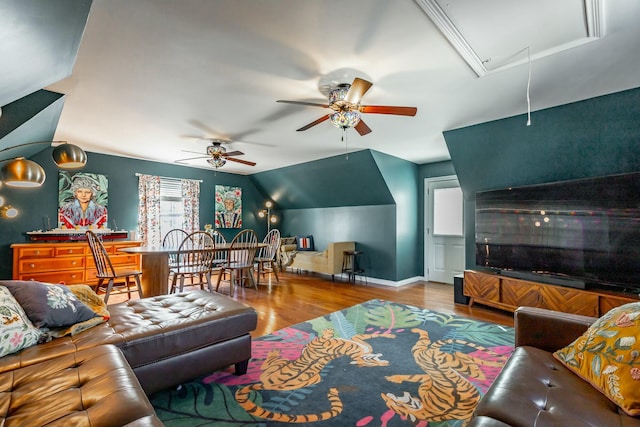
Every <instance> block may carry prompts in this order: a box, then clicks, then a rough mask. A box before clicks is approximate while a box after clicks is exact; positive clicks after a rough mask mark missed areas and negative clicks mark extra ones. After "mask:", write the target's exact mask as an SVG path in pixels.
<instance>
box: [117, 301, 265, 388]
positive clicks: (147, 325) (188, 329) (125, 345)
mask: <svg viewBox="0 0 640 427" xmlns="http://www.w3.org/2000/svg"><path fill="white" fill-rule="evenodd" d="M109 312H110V313H111V319H110V320H109V326H110V327H111V328H112V329H113V332H114V334H115V335H116V336H120V337H122V341H121V342H120V343H119V344H117V345H118V347H119V348H120V350H122V352H123V353H124V355H125V357H126V359H127V361H128V362H129V364H130V365H131V367H132V368H133V371H134V372H135V373H136V376H137V377H138V380H139V381H140V383H141V384H142V387H143V388H144V390H145V391H146V392H147V394H151V393H153V392H155V391H159V390H161V389H164V388H167V387H171V386H174V385H178V384H181V383H183V382H185V381H189V380H192V379H194V378H197V377H198V376H201V375H205V374H209V373H211V372H213V371H215V370H217V369H220V368H224V367H227V366H229V365H235V370H236V374H238V375H240V374H244V373H245V372H246V370H247V364H248V362H249V359H250V358H251V336H250V335H249V333H250V332H251V331H252V330H254V329H255V328H256V324H257V319H258V316H257V314H256V312H255V310H254V309H253V308H251V307H249V306H248V305H246V304H243V303H241V302H238V301H235V300H233V299H231V298H229V297H227V296H226V295H222V294H218V293H212V292H207V291H200V290H198V291H190V292H184V293H180V294H171V295H160V296H156V297H151V298H144V299H140V300H130V301H126V302H123V303H120V304H116V305H112V306H109Z"/></svg>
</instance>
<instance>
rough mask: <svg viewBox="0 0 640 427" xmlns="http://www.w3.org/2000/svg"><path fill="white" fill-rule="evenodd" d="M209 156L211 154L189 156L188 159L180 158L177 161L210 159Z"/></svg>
mask: <svg viewBox="0 0 640 427" xmlns="http://www.w3.org/2000/svg"><path fill="white" fill-rule="evenodd" d="M209 157H211V156H198V157H187V158H186V159H179V160H176V161H175V162H176V163H179V162H186V161H187V160H196V159H208V158H209Z"/></svg>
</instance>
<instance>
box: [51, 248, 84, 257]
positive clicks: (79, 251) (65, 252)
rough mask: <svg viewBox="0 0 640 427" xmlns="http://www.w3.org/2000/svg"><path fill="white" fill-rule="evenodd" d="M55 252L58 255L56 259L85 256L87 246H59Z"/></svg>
mask: <svg viewBox="0 0 640 427" xmlns="http://www.w3.org/2000/svg"><path fill="white" fill-rule="evenodd" d="M55 250H56V253H55V256H56V257H64V256H85V254H86V250H87V247H86V245H83V246H71V245H65V246H57V247H56V248H55Z"/></svg>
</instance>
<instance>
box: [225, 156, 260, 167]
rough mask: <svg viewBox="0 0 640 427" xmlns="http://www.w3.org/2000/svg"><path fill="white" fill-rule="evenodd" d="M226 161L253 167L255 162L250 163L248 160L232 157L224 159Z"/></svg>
mask: <svg viewBox="0 0 640 427" xmlns="http://www.w3.org/2000/svg"><path fill="white" fill-rule="evenodd" d="M225 159H226V160H231V161H232V162H237V163H242V164H243V165H248V166H255V165H256V162H250V161H248V160H242V159H236V158H234V157H225Z"/></svg>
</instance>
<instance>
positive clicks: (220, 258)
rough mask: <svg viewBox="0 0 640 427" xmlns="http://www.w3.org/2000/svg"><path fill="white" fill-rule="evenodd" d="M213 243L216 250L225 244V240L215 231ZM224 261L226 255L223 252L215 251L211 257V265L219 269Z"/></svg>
mask: <svg viewBox="0 0 640 427" xmlns="http://www.w3.org/2000/svg"><path fill="white" fill-rule="evenodd" d="M213 241H214V243H215V245H216V248H219V247H220V246H222V245H225V244H226V243H227V239H225V238H224V236H223V235H222V233H220V232H219V231H217V230H216V231H214V232H213ZM226 260H227V255H226V254H225V252H224V251H216V255H215V256H214V257H213V265H214V266H216V267H219V266H221V265H222V264H224V262H225V261H226Z"/></svg>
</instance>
